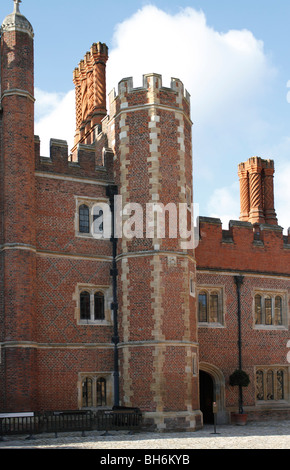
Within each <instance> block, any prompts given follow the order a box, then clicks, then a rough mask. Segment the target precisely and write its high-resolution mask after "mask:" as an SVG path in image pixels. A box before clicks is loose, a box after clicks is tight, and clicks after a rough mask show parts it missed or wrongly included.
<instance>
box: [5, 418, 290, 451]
mask: <svg viewBox="0 0 290 470" xmlns="http://www.w3.org/2000/svg"><path fill="white" fill-rule="evenodd" d="M216 433H217V434H214V427H213V426H205V427H204V428H203V429H202V430H200V431H197V432H195V433H170V434H159V433H134V434H130V433H128V432H127V431H126V432H110V433H109V434H108V435H104V432H99V431H92V432H87V433H85V436H81V435H80V433H62V434H59V435H58V437H57V438H55V436H54V434H45V435H44V434H42V435H39V436H36V437H35V438H34V439H33V440H28V439H27V436H23V437H17V436H12V437H5V438H4V441H3V442H0V449H1V450H2V449H24V448H26V449H102V450H104V449H108V450H109V449H114V450H115V449H124V450H126V449H134V450H136V449H172V450H174V449H180V450H186V449H187V450H191V449H290V420H287V421H275V422H262V423H248V424H247V425H246V426H235V425H225V426H217V427H216Z"/></svg>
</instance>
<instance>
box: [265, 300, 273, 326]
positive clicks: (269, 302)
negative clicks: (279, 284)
mask: <svg viewBox="0 0 290 470" xmlns="http://www.w3.org/2000/svg"><path fill="white" fill-rule="evenodd" d="M265 315H266V325H272V299H271V298H270V297H266V298H265Z"/></svg>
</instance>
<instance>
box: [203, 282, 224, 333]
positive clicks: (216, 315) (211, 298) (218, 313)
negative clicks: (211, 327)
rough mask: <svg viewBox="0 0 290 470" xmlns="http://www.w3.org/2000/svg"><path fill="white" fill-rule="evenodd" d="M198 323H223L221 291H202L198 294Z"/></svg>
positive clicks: (208, 289)
mask: <svg viewBox="0 0 290 470" xmlns="http://www.w3.org/2000/svg"><path fill="white" fill-rule="evenodd" d="M198 321H199V323H220V324H222V323H223V302H222V289H218V290H215V289H210V288H207V289H202V290H201V291H200V292H199V294H198Z"/></svg>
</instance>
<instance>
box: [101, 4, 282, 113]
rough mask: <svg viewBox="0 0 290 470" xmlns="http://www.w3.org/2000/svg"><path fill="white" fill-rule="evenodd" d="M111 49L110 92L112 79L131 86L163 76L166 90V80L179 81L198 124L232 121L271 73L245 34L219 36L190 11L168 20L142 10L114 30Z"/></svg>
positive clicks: (158, 13)
mask: <svg viewBox="0 0 290 470" xmlns="http://www.w3.org/2000/svg"><path fill="white" fill-rule="evenodd" d="M113 44H114V48H113V49H112V50H111V52H110V60H109V63H108V69H107V70H108V88H109V90H110V89H111V88H113V87H116V85H117V84H116V77H117V78H118V79H122V78H124V77H128V76H133V77H134V85H135V86H140V85H141V84H142V82H141V80H142V75H143V74H144V73H151V72H156V73H160V74H162V75H163V82H164V85H165V86H168V85H169V81H170V78H171V77H177V78H180V79H181V80H182V81H183V83H184V85H185V87H186V88H187V89H188V91H189V92H190V94H191V96H192V114H193V117H194V118H195V119H197V120H198V122H203V121H204V120H208V119H210V120H212V119H216V117H217V114H218V115H220V113H221V115H222V117H223V118H224V117H226V116H228V118H227V121H228V122H231V121H232V120H233V118H234V119H236V118H237V116H238V115H239V113H240V111H241V110H240V107H241V106H242V105H243V103H245V100H246V101H247V104H248V103H249V100H250V98H252V97H253V96H255V95H256V94H257V92H260V91H261V88H262V87H263V86H264V85H265V81H267V77H269V76H271V74H272V73H273V70H272V69H271V67H270V66H269V64H268V60H267V58H266V56H265V54H264V50H263V43H262V42H261V41H258V40H257V39H255V37H254V36H253V34H252V33H251V32H250V31H247V30H242V31H234V30H232V31H229V32H227V33H225V34H224V33H219V32H217V31H215V30H214V29H212V28H210V27H209V26H208V25H207V23H206V17H205V15H204V13H203V12H198V11H196V10H194V9H193V8H190V7H189V8H185V9H183V10H181V11H180V12H179V13H178V14H176V15H170V14H167V13H165V12H164V11H162V10H160V9H158V8H157V7H155V6H146V7H144V8H142V9H141V10H138V11H137V13H135V14H134V15H133V16H132V17H131V18H129V19H127V20H126V21H124V22H123V23H121V24H119V25H117V27H116V30H115V34H114V41H113ZM235 105H238V106H239V109H237V108H235ZM227 113H229V115H227ZM233 114H234V116H233Z"/></svg>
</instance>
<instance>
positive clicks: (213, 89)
mask: <svg viewBox="0 0 290 470" xmlns="http://www.w3.org/2000/svg"><path fill="white" fill-rule="evenodd" d="M80 5H81V6H80ZM20 8H21V12H22V14H24V15H25V16H26V17H27V18H28V19H29V21H30V22H31V23H32V25H33V28H34V32H35V88H36V98H37V102H36V133H38V134H39V135H40V138H41V141H42V153H43V154H47V153H48V150H46V149H47V142H48V138H49V137H56V138H63V139H66V140H68V141H69V142H71V140H72V139H73V134H74V128H72V127H74V109H73V107H74V102H73V101H74V97H73V83H72V72H73V69H74V68H75V67H76V66H77V65H78V63H79V61H80V60H81V59H82V58H83V56H84V54H85V53H86V51H87V50H89V48H90V46H91V44H92V43H93V42H98V41H101V42H105V43H106V44H107V45H108V46H109V53H110V59H109V62H108V66H107V75H108V90H107V91H108V92H109V91H110V89H111V88H112V87H115V88H117V86H118V82H119V81H120V80H121V79H122V78H123V77H125V76H126V77H127V76H133V78H134V85H135V86H139V85H140V84H141V80H142V74H145V73H150V72H156V73H161V74H162V76H163V83H164V85H165V86H168V85H169V80H170V77H171V76H172V77H178V78H180V79H181V80H182V81H183V83H184V86H185V88H187V89H188V91H189V92H190V94H191V113H192V120H193V122H194V126H193V167H194V200H195V202H196V203H198V204H199V208H200V214H201V215H206V216H215V217H220V218H221V219H222V221H223V223H224V225H225V226H224V228H227V223H228V220H229V219H238V218H239V184H238V176H237V165H238V163H240V162H242V161H246V160H247V159H248V158H249V157H251V156H254V155H258V156H260V157H262V158H273V159H274V160H275V166H276V174H275V201H276V202H275V205H276V211H277V213H278V220H279V223H280V225H282V226H283V227H284V229H287V228H288V226H290V214H289V209H288V207H289V206H288V200H289V198H290V190H289V187H290V184H288V181H290V158H289V156H290V103H289V102H290V99H289V102H288V99H287V94H288V91H289V92H290V87H289V88H288V87H287V84H288V81H289V80H290V60H289V44H290V29H289V18H290V2H289V0H276V1H273V0H252V1H249V0H244V1H233V0H196V1H190V0H188V1H186V0H179V1H173V0H166V1H165V0H156V1H152V2H146V1H138V0H134V1H120V0H118V1H117V0H113V1H110V0H108V1H107V2H104V1H99V0H84V1H83V2H82V3H81V2H79V0H78V1H76V0H61V1H56V0H50V1H42V2H40V1H37V0H23V2H22V4H21V6H20ZM12 9H13V2H12V0H2V1H1V10H0V13H1V15H2V19H4V18H5V16H6V15H7V14H8V13H10V12H11V11H12Z"/></svg>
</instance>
